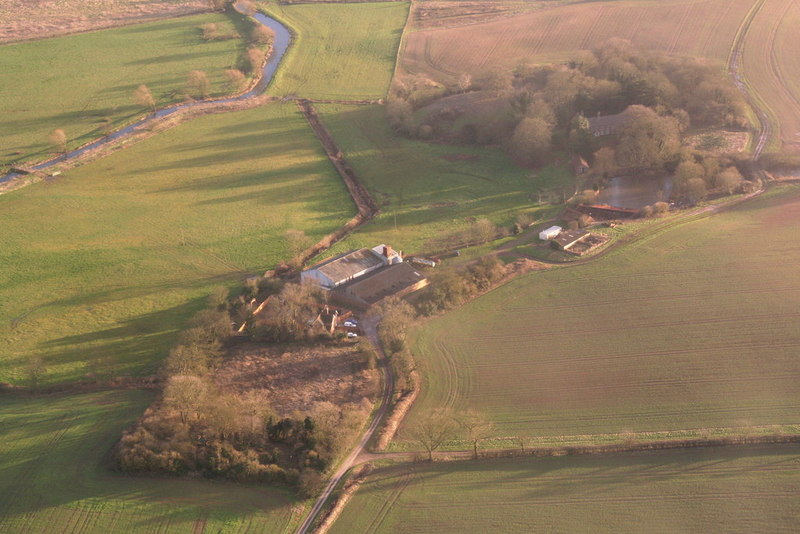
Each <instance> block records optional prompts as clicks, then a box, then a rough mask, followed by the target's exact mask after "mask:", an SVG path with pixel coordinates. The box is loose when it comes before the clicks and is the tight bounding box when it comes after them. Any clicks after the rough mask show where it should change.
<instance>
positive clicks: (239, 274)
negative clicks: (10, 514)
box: [0, 104, 355, 384]
mask: <svg viewBox="0 0 800 534" xmlns="http://www.w3.org/2000/svg"><path fill="white" fill-rule="evenodd" d="M354 213H355V206H354V205H353V204H352V201H351V200H350V198H349V196H348V195H347V192H346V190H345V188H344V185H343V184H342V183H341V179H340V178H339V176H338V175H337V174H336V172H335V171H334V170H333V167H332V166H331V165H330V162H329V161H328V160H327V158H326V157H325V155H324V153H323V151H322V149H321V147H320V145H319V143H318V141H317V139H316V138H315V137H314V136H313V133H312V132H311V129H310V128H309V127H308V125H307V123H306V122H305V120H304V119H303V117H302V115H300V113H299V111H298V110H297V108H296V107H295V106H294V105H292V104H286V105H279V104H274V105H268V106H265V107H261V108H258V109H254V110H249V111H244V112H237V113H225V114H221V115H212V116H207V117H203V118H199V119H195V120H193V121H191V122H190V123H187V124H184V125H182V126H179V127H177V128H174V129H172V130H169V131H167V132H165V133H160V134H158V135H157V136H155V137H153V138H150V139H148V140H145V141H142V142H140V143H138V144H136V145H135V146H133V147H130V148H128V149H126V150H123V151H120V152H117V153H114V154H112V155H110V156H108V157H106V158H103V159H102V160H98V161H95V162H92V163H90V164H87V165H85V166H82V167H79V168H76V169H73V170H70V171H68V172H65V173H64V174H63V175H62V176H59V177H58V178H56V179H52V180H49V181H46V182H42V183H39V184H36V185H32V186H29V187H26V188H24V189H21V190H19V191H16V192H13V193H10V194H7V195H3V196H0V225H2V227H3V229H4V237H3V246H2V248H0V382H11V383H15V384H23V383H25V369H26V365H27V363H28V361H29V360H30V357H31V356H34V355H39V356H41V357H42V358H43V359H44V363H45V365H46V366H47V369H48V373H47V376H46V382H50V383H53V382H60V381H70V380H75V379H80V378H82V377H83V376H84V375H85V374H86V373H87V372H92V373H96V372H102V373H104V374H116V375H122V374H129V373H147V372H151V371H153V370H155V368H156V366H157V365H158V363H159V361H160V359H161V358H162V357H163V356H165V355H166V353H167V352H168V350H169V348H170V347H171V346H172V345H173V343H174V341H175V337H176V335H177V332H178V331H179V330H180V329H182V328H183V326H184V324H185V321H186V319H187V318H188V317H190V316H191V315H192V314H194V313H195V312H196V311H197V310H198V309H199V308H201V307H203V306H205V299H206V297H207V295H208V294H209V292H210V291H211V289H212V288H213V287H214V286H218V285H225V286H230V287H239V286H240V285H241V282H242V280H243V279H244V278H245V277H246V276H247V275H248V274H250V273H253V272H262V271H263V270H266V269H268V268H271V267H272V266H274V265H275V264H276V263H278V262H279V261H281V260H283V259H286V258H287V257H288V256H289V250H288V247H287V243H286V242H285V239H284V238H283V234H284V233H285V231H286V230H288V229H300V230H304V231H305V232H306V233H307V234H308V236H309V237H311V238H314V239H319V238H320V237H322V236H323V235H325V234H327V233H329V232H332V231H334V230H335V229H336V228H338V227H339V226H341V225H342V224H343V223H344V222H345V221H346V220H348V219H349V218H350V217H352V216H353V214H354Z"/></svg>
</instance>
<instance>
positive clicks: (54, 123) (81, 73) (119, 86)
mask: <svg viewBox="0 0 800 534" xmlns="http://www.w3.org/2000/svg"><path fill="white" fill-rule="evenodd" d="M209 22H214V23H216V24H217V25H218V27H219V28H220V32H221V33H230V32H233V31H235V30H238V31H240V32H246V30H247V27H248V24H249V23H246V22H244V20H243V19H242V18H241V17H235V18H232V17H230V16H226V15H220V14H209V15H199V16H193V17H181V18H177V19H173V20H165V21H160V22H153V23H148V24H140V25H135V26H126V27H122V28H114V29H111V30H103V31H97V32H91V33H85V34H79V35H71V36H67V37H57V38H53V39H46V40H42V41H32V42H27V43H19V44H10V45H5V46H0V72H3V78H4V80H5V82H4V83H2V84H0V116H2V117H3V120H2V121H0V168H2V166H3V165H6V164H9V163H12V162H17V161H20V160H22V161H28V160H33V161H38V160H42V159H46V158H47V157H48V156H49V155H50V153H51V150H52V146H51V145H50V144H49V141H48V136H49V134H50V132H52V131H53V130H54V129H56V128H61V129H63V130H64V131H65V132H66V134H67V137H68V139H69V143H68V146H69V147H77V146H79V145H82V144H84V143H86V142H87V141H89V140H90V139H93V138H96V137H99V136H101V135H102V131H101V130H102V128H103V124H104V119H106V118H108V119H110V120H111V121H112V126H116V125H119V124H121V123H123V122H125V121H128V120H130V119H131V118H133V117H135V116H138V115H142V114H144V112H145V111H146V110H144V108H142V107H141V106H140V105H137V104H136V103H135V102H134V99H133V91H134V89H136V88H137V87H138V86H139V85H140V84H146V85H147V86H148V87H149V88H150V91H151V92H152V94H153V96H154V97H155V98H156V100H157V103H158V105H159V106H164V105H167V104H170V103H172V102H175V101H176V100H175V98H173V96H171V93H173V92H178V93H185V91H186V83H187V76H188V74H189V72H190V71H192V70H203V71H205V72H206V73H207V74H208V77H209V81H210V82H211V93H212V94H221V93H224V92H225V88H224V87H223V84H224V76H223V69H226V68H233V67H235V66H236V64H237V60H238V58H239V55H240V53H241V52H242V50H243V48H244V46H245V43H244V41H243V40H242V39H229V40H224V41H210V42H206V41H203V40H202V39H201V38H200V34H201V32H200V30H199V29H198V27H199V26H200V25H202V24H205V23H209ZM234 22H235V23H236V25H234ZM180 99H181V98H178V101H180Z"/></svg>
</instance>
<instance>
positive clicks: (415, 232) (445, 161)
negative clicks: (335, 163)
mask: <svg viewBox="0 0 800 534" xmlns="http://www.w3.org/2000/svg"><path fill="white" fill-rule="evenodd" d="M318 110H319V112H320V115H321V116H322V119H323V121H324V122H325V125H326V126H327V127H328V129H329V130H330V132H331V134H332V135H333V137H334V139H335V140H336V142H337V143H338V144H339V147H340V148H341V149H342V151H343V152H344V154H345V157H346V158H347V161H348V162H349V163H350V164H351V165H352V166H353V168H354V169H355V170H356V172H357V174H358V176H359V178H361V180H362V181H363V182H364V184H365V185H366V186H367V188H368V189H369V190H370V192H371V193H372V195H373V197H375V199H376V201H377V202H378V204H379V205H381V212H382V213H381V215H380V216H379V217H378V218H377V219H376V220H375V221H373V222H371V223H369V224H368V225H366V226H364V227H363V228H362V229H360V230H359V231H358V233H357V234H355V235H353V236H351V237H350V238H348V239H347V240H346V241H345V242H344V243H342V244H341V245H340V246H339V247H338V248H337V250H340V249H342V250H343V249H346V248H352V247H356V246H366V245H368V244H370V243H383V242H385V243H391V244H392V245H393V246H394V247H395V248H398V249H402V250H404V251H408V252H419V251H423V250H424V248H425V243H426V241H428V240H429V239H431V238H433V237H436V236H440V235H442V234H444V233H448V232H450V231H453V230H457V229H459V228H463V227H465V226H467V224H468V221H470V220H474V219H475V218H482V217H486V218H488V219H490V220H492V221H493V222H494V223H496V224H498V225H503V226H510V225H512V224H513V223H514V221H515V219H516V217H517V215H518V214H519V213H521V212H526V213H532V214H534V215H539V216H543V217H544V216H548V217H549V216H550V215H551V214H552V212H553V208H552V207H550V206H534V204H533V203H532V202H531V199H530V195H531V194H532V193H533V192H534V191H536V190H537V189H549V188H552V187H555V186H558V185H560V184H562V183H565V182H568V183H571V180H572V178H571V176H570V175H569V173H568V172H567V171H565V170H563V169H561V168H553V167H548V168H545V169H540V170H538V171H536V177H531V174H532V173H531V171H530V170H528V169H523V168H521V167H518V166H516V165H514V164H513V163H512V162H511V160H510V159H509V158H508V157H507V156H506V155H505V154H504V153H503V152H502V151H501V150H499V149H497V148H484V147H469V146H448V145H441V144H433V143H424V142H420V141H413V140H409V139H405V138H403V137H400V136H397V135H395V134H393V133H392V131H391V130H390V129H389V126H388V125H387V123H386V120H385V117H384V108H383V107H380V106H366V107H365V106H359V107H355V106H339V105H320V106H318ZM370 246H373V245H370Z"/></svg>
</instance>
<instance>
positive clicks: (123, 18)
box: [0, 0, 209, 43]
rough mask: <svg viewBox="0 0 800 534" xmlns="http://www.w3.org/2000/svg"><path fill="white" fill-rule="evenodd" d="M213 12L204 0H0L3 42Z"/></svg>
mask: <svg viewBox="0 0 800 534" xmlns="http://www.w3.org/2000/svg"><path fill="white" fill-rule="evenodd" d="M204 11H209V7H208V3H207V2H205V1H203V0H172V1H164V0H0V43H8V42H13V41H27V40H31V39H43V38H47V37H54V36H56V35H65V34H70V33H78V32H85V31H90V30H97V29H100V28H109V27H112V26H122V25H125V24H136V23H139V22H146V21H150V20H155V19H164V18H170V17H177V16H181V15H188V14H192V13H200V12H204Z"/></svg>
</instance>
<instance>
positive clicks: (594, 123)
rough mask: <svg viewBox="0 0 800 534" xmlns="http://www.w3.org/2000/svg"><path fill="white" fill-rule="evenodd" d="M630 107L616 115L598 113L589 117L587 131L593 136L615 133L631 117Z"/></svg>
mask: <svg viewBox="0 0 800 534" xmlns="http://www.w3.org/2000/svg"><path fill="white" fill-rule="evenodd" d="M629 110H630V108H628V109H626V110H625V111H623V112H622V113H617V114H616V115H598V116H597V117H594V118H591V119H589V131H590V132H591V133H592V135H593V136H595V137H601V136H604V135H617V134H618V133H619V131H620V130H621V129H622V128H624V127H625V126H626V125H627V124H628V123H629V122H630V121H631V120H632V119H633V116H632V114H631V113H630V112H629Z"/></svg>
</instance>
